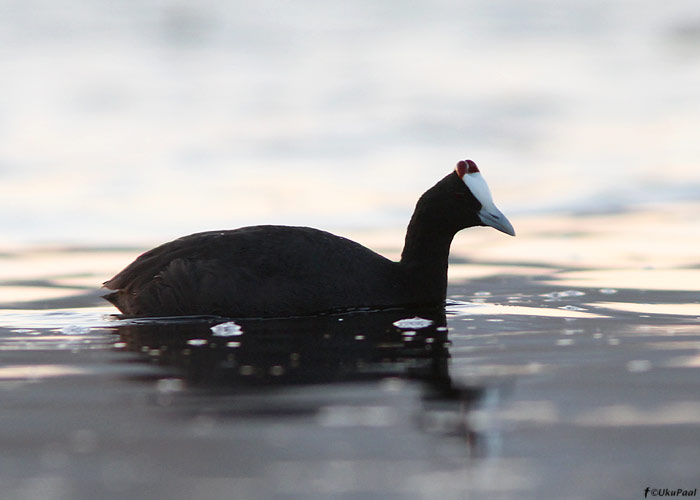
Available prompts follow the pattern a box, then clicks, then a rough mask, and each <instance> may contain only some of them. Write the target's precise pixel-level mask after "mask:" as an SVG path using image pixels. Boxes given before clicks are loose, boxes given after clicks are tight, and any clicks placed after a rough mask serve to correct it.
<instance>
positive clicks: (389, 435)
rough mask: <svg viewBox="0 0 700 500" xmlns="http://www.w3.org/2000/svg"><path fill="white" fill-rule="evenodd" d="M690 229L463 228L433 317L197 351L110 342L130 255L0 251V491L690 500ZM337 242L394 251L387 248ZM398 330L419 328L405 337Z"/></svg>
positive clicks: (698, 364)
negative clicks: (652, 235) (505, 231)
mask: <svg viewBox="0 0 700 500" xmlns="http://www.w3.org/2000/svg"><path fill="white" fill-rule="evenodd" d="M697 212H698V207H697V206H692V205H691V206H687V205H684V206H678V207H675V208H669V207H667V208H665V209H664V210H656V211H650V212H644V213H640V212H637V213H626V214H618V215H608V216H604V217H603V216H588V217H583V216H582V217H579V218H576V219H569V220H568V223H567V220H566V219H561V218H557V217H538V218H529V219H525V220H522V221H519V224H518V226H519V232H520V235H519V236H518V237H517V238H516V239H510V238H505V237H502V236H501V235H498V234H496V233H495V232H493V231H491V232H489V231H487V230H483V231H482V230H479V229H475V230H470V231H467V232H465V233H464V234H460V235H459V236H458V237H457V238H456V240H455V243H454V247H453V252H452V263H451V267H450V272H451V275H450V287H449V291H448V296H449V300H448V304H447V306H446V308H445V310H441V309H438V310H428V311H426V310H410V311H406V310H395V311H386V312H371V311H360V312H356V313H353V314H347V315H336V316H323V317H318V318H301V319H290V320H283V321H264V320H263V321H260V320H259V321H254V320H248V321H241V320H239V321H237V325H238V326H239V327H240V328H237V327H233V326H229V327H228V328H226V327H220V328H219V329H214V330H212V328H211V327H212V326H214V325H216V324H220V323H222V322H225V321H226V320H225V319H221V318H193V319H189V320H182V319H169V320H124V319H120V318H119V317H117V316H115V313H116V310H114V309H113V308H111V307H110V306H108V305H106V303H105V304H103V303H102V302H103V301H101V299H100V298H99V290H98V289H97V288H96V284H97V283H99V282H100V281H102V280H104V279H106V278H108V277H109V275H110V273H112V272H115V271H117V270H118V269H119V267H120V266H121V265H123V264H125V263H127V262H128V261H129V260H130V259H131V258H133V257H134V256H135V255H136V254H137V253H138V251H137V250H136V249H119V248H114V249H110V248H97V247H77V248H61V247H33V248H25V249H17V250H9V251H7V252H6V253H5V254H4V255H3V257H2V259H1V261H0V266H2V268H3V269H4V270H5V271H6V272H7V273H8V274H7V276H8V278H7V279H6V280H4V281H3V282H2V284H1V286H0V292H1V296H2V304H3V306H2V307H3V309H2V311H1V312H0V361H1V363H2V367H0V387H1V388H2V389H3V410H2V430H1V432H0V440H1V442H2V444H3V446H2V450H3V451H2V453H1V454H0V462H1V465H2V467H1V468H0V470H1V471H2V472H1V473H0V478H1V479H2V481H3V487H4V491H5V492H8V495H10V496H8V498H22V499H31V498H57V499H64V498H65V499H68V498H76V497H84V496H85V495H88V496H90V497H92V498H117V497H119V498H123V497H124V496H128V497H129V498H147V497H149V498H152V497H154V496H155V497H163V498H165V497H167V498H175V499H178V498H182V499H185V498H218V497H221V496H222V495H228V496H230V495H232V494H234V493H235V497H236V498H255V499H257V498H278V499H285V498H299V497H301V498H310V499H314V498H318V499H321V498H357V497H361V498H376V499H380V498H381V499H384V498H401V499H428V498H436V497H443V498H447V499H457V498H465V497H469V498H504V499H505V498H515V497H517V498H532V499H535V498H572V499H573V498H609V497H618V496H619V497H628V498H638V497H641V495H642V494H643V489H644V488H646V487H647V486H649V487H667V486H669V485H670V487H673V488H677V487H687V488H693V487H695V486H696V483H697V478H698V476H697V467H696V464H697V463H698V461H699V460H700V454H699V452H698V450H700V447H698V444H699V443H698V437H697V436H698V429H699V427H700V420H699V418H698V415H700V404H699V403H698V400H697V380H698V379H699V378H698V370H699V369H700V356H699V354H700V328H699V327H698V325H699V324H700V300H699V294H700V290H699V288H700V287H699V286H698V283H700V279H698V278H699V276H698V273H700V270H699V268H698V261H697V256H696V255H695V248H697V245H696V244H695V240H696V239H697V235H698V234H699V233H698V231H697V222H696V221H697V220H700V219H698V218H697ZM641 227H643V228H644V230H648V231H652V232H653V231H657V232H663V233H665V234H666V235H667V238H671V237H672V238H673V241H672V242H669V241H663V240H660V241H652V242H650V243H649V244H648V245H640V244H639V243H638V242H639V241H640V240H643V239H644V238H641V237H640V239H636V238H631V237H630V235H634V234H637V235H639V234H640V233H641V231H642V229H641ZM355 236H356V237H357V238H358V239H360V240H361V241H364V242H367V243H368V244H371V245H373V246H374V247H375V248H377V249H382V250H385V253H386V254H387V255H389V256H392V255H396V254H397V253H398V250H399V249H398V247H397V246H396V245H395V243H396V242H397V241H400V238H399V239H396V238H394V236H395V235H393V234H391V233H376V232H365V233H357V234H356V235H355ZM391 241H393V244H392V243H390V242H391ZM669 248H673V249H674V251H673V252H671V251H669ZM601 254H604V255H605V258H604V259H603V258H601V257H600V255H601ZM414 317H421V318H423V319H427V320H430V321H428V322H426V324H424V325H421V324H418V325H410V324H409V325H408V326H404V327H403V328H402V327H401V326H400V325H403V324H404V323H401V322H400V320H406V319H411V318H414ZM427 323H429V324H427ZM397 325H399V326H397Z"/></svg>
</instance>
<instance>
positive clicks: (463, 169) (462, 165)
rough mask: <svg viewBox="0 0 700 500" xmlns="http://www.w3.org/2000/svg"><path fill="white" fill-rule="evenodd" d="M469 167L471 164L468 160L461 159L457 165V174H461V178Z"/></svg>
mask: <svg viewBox="0 0 700 500" xmlns="http://www.w3.org/2000/svg"><path fill="white" fill-rule="evenodd" d="M468 169H469V166H468V165H467V162H466V161H464V160H459V161H458V162H457V166H456V167H455V172H457V175H459V177H460V178H462V177H464V174H466V173H467V170H468Z"/></svg>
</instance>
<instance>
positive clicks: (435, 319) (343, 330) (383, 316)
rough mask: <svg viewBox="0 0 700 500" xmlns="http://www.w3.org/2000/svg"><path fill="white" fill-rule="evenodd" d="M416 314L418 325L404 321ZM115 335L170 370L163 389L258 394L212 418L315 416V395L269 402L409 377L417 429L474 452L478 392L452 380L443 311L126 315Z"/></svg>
mask: <svg viewBox="0 0 700 500" xmlns="http://www.w3.org/2000/svg"><path fill="white" fill-rule="evenodd" d="M414 318H416V319H417V318H420V319H422V320H423V321H409V320H411V319H414ZM118 334H119V336H120V343H119V344H118V345H119V346H120V347H122V348H123V349H126V350H129V351H133V352H141V353H144V354H143V356H144V360H148V361H149V362H154V363H157V364H160V365H163V366H167V367H170V368H172V369H174V370H175V375H174V376H175V377H176V378H170V379H167V380H168V381H170V382H166V383H164V386H167V385H168V383H170V384H172V383H175V385H176V386H177V387H180V385H183V386H184V387H187V388H188V389H192V390H194V391H197V390H199V391H200V393H201V390H202V389H204V390H206V391H207V394H208V395H209V397H212V394H216V395H218V396H222V395H223V396H225V397H230V396H231V395H232V394H234V395H235V394H237V395H245V396H251V395H253V396H256V397H261V398H262V399H256V403H255V404H253V405H251V404H250V398H248V399H247V400H246V403H245V404H241V405H237V404H236V402H235V401H234V402H233V403H231V401H229V404H227V406H226V410H225V412H224V411H220V412H219V413H218V415H217V416H221V414H222V413H225V416H228V417H251V416H258V417H259V416H261V415H263V414H266V415H268V416H269V415H276V416H279V417H281V416H283V415H285V414H287V415H289V414H294V415H299V414H314V413H316V412H318V411H319V410H320V407H321V406H323V403H322V399H323V398H322V397H320V398H319V400H317V401H305V403H304V404H303V405H301V407H300V405H295V406H294V409H293V410H292V409H291V407H290V405H289V404H285V408H283V409H280V408H279V405H278V403H279V402H277V403H276V402H275V401H274V398H275V397H276V396H278V395H279V394H280V392H279V391H280V390H283V389H284V388H287V389H288V390H290V389H291V388H294V387H304V386H306V387H308V386H310V385H314V384H315V385H318V386H319V387H320V386H324V387H326V388H328V387H331V388H333V389H334V391H333V392H334V393H335V394H336V395H338V394H341V395H342V391H343V388H344V387H349V386H350V384H349V383H352V382H373V381H377V382H381V383H385V385H391V384H392V382H398V383H404V382H409V383H417V384H420V387H421V390H420V405H419V407H418V408H415V412H414V413H415V422H416V424H417V425H418V427H420V428H421V429H423V430H424V431H426V432H433V433H438V434H449V435H457V436H460V437H461V438H463V439H465V440H466V442H467V443H468V444H469V448H470V450H471V451H472V452H475V453H477V454H481V453H479V450H480V449H481V448H482V446H481V443H480V438H479V436H478V435H477V433H476V432H475V431H474V429H473V428H472V426H471V425H470V423H469V418H468V414H469V411H470V410H472V409H474V408H476V407H478V406H479V404H480V401H481V400H482V399H483V397H484V395H485V392H486V389H485V388H483V387H470V386H465V387H460V386H458V385H457V384H455V383H454V382H453V380H452V378H451V377H450V374H449V358H450V353H449V345H450V343H449V340H448V329H447V321H446V317H445V310H444V308H442V307H440V308H429V309H391V310H383V311H354V312H349V313H344V314H333V315H325V316H314V317H299V318H289V319H241V320H239V319H236V320H235V322H233V321H231V320H226V319H223V318H220V317H206V316H200V317H172V318H139V319H129V320H125V322H124V323H123V324H122V325H121V326H119V327H118ZM165 389H167V387H165ZM212 391H214V392H212ZM166 392H167V391H166ZM186 392H187V391H185V393H186ZM350 399H351V398H350ZM336 401H337V398H336ZM276 405H277V406H276ZM349 405H352V401H350V402H349ZM210 406H211V405H210Z"/></svg>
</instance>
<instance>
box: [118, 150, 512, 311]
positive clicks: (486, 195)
mask: <svg viewBox="0 0 700 500" xmlns="http://www.w3.org/2000/svg"><path fill="white" fill-rule="evenodd" d="M472 226H491V227H494V228H496V229H498V230H499V231H502V232H504V233H506V234H509V235H512V236H515V231H514V230H513V226H512V225H511V224H510V222H509V221H508V219H507V218H506V217H505V216H504V215H503V214H502V213H501V211H500V210H498V208H496V206H495V205H494V203H493V200H492V199H491V193H490V191H489V188H488V186H487V184H486V182H485V181H484V178H483V177H482V176H481V173H480V172H479V169H478V168H477V166H476V164H475V163H474V162H473V161H471V160H463V161H460V162H458V163H457V166H456V168H455V169H454V171H453V172H452V173H450V174H449V175H447V176H446V177H445V178H443V179H442V180H441V181H440V182H438V183H437V184H436V185H435V186H433V187H432V188H430V189H429V190H428V191H426V192H425V193H424V194H423V195H422V196H421V197H420V199H419V200H418V203H417V204H416V208H415V211H414V212H413V216H412V217H411V221H410V222H409V224H408V230H407V232H406V241H405V245H404V248H403V252H402V254H401V260H400V261H399V262H393V261H391V260H389V259H387V258H385V257H382V256H381V255H379V254H377V253H375V252H373V251H372V250H370V249H368V248H366V247H364V246H362V245H360V244H359V243H355V242H354V241H351V240H348V239H346V238H342V237H340V236H336V235H334V234H331V233H328V232H325V231H320V230H318V229H312V228H309V227H289V226H252V227H243V228H240V229H234V230H228V231H209V232H204V233H197V234H192V235H190V236H185V237H182V238H179V239H177V240H174V241H171V242H169V243H165V244H163V245H161V246H159V247H156V248H154V249H152V250H149V251H148V252H146V253H144V254H143V255H141V256H140V257H138V258H137V259H136V260H135V261H134V262H132V263H131V264H129V265H128V266H127V267H126V268H125V269H124V270H122V271H121V272H120V273H119V274H117V275H116V276H115V277H114V278H112V279H111V280H109V281H106V282H105V283H104V286H105V287H106V288H108V289H110V290H115V292H113V293H110V294H108V295H105V298H106V299H107V300H108V301H110V302H111V303H113V304H114V305H115V306H117V308H119V310H120V311H121V312H122V313H124V314H126V315H128V316H181V315H219V316H227V317H232V318H246V317H261V318H263V317H267V318H269V317H286V316H304V315H311V314H317V313H324V312H331V311H338V310H348V309H353V308H360V307H371V308H387V307H395V306H422V305H439V304H442V303H444V301H445V293H446V290H447V258H448V254H449V251H450V244H451V242H452V238H453V237H454V235H455V234H456V233H457V232H458V231H459V230H461V229H465V228H467V227H472Z"/></svg>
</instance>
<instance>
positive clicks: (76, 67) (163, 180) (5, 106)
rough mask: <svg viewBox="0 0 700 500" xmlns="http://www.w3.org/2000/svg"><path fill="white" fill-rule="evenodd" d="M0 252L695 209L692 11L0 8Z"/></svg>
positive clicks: (145, 0) (188, 5)
mask: <svg viewBox="0 0 700 500" xmlns="http://www.w3.org/2000/svg"><path fill="white" fill-rule="evenodd" d="M0 75H2V76H1V77H0V88H1V89H2V92H0V214H1V215H0V235H1V236H0V239H1V241H2V242H3V243H6V244H13V243H21V244H26V243H32V244H33V243H84V244H114V243H124V244H129V243H151V242H158V241H162V240H165V239H169V238H172V237H176V236H179V235H183V234H187V233H191V232H196V231H203V230H208V229H221V228H233V227H237V226H241V225H248V224H259V223H284V224H300V225H310V226H317V227H321V228H325V229H330V230H334V231H342V230H343V229H373V228H376V229H382V228H391V229H396V228H403V227H405V225H406V223H407V221H408V218H409V217H410V214H411V212H412V209H413V205H414V203H415V201H416V199H417V198H418V196H419V195H420V194H421V193H422V192H423V191H424V190H425V189H427V188H428V187H430V186H431V185H432V184H433V183H435V182H436V181H437V180H439V179H440V178H441V177H443V176H444V175H446V174H447V173H449V172H450V170H451V169H452V168H453V165H454V164H455V162H456V161H457V160H458V159H461V158H471V159H473V160H475V161H476V162H477V163H478V164H479V166H480V167H481V170H482V172H483V173H484V176H485V177H486V178H487V180H488V181H489V184H490V186H491V189H492V191H493V192H494V198H495V200H496V203H497V204H498V205H499V206H500V207H501V209H502V210H503V211H504V212H505V213H506V214H507V215H508V216H509V217H510V218H511V220H513V222H514V225H515V226H516V228H517V227H518V220H519V219H523V218H526V217H528V216H531V215H533V214H540V215H541V214H590V213H594V214H600V213H609V212H616V211H625V210H633V209H636V208H638V207H642V206H643V207H646V208H649V207H650V206H653V205H654V204H659V203H664V204H668V203H676V202H686V201H696V200H698V199H700V168H698V163H699V158H700V140H699V139H700V137H699V132H700V91H699V89H700V7H699V5H698V2H697V0H667V1H665V2H658V1H651V0H604V1H603V0H568V1H566V2H561V1H559V0H532V1H527V2H521V1H516V0H488V1H487V0H472V1H465V0H460V1H448V0H431V1H429V2H428V1H416V2H396V1H389V0H384V1H382V0H379V1H376V0H372V1H368V0H361V1H351V2H348V1H346V0H343V1H337V0H325V1H323V2H321V1H315V0H301V1H296V2H284V1H272V0H261V1H256V2H250V1H248V2H244V1H231V2H218V1H213V0H202V1H198V2H188V1H184V0H122V1H119V2H115V1H112V0H89V1H88V0H61V1H55V0H50V1H49V0H27V1H22V2H17V1H12V0H0Z"/></svg>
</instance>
